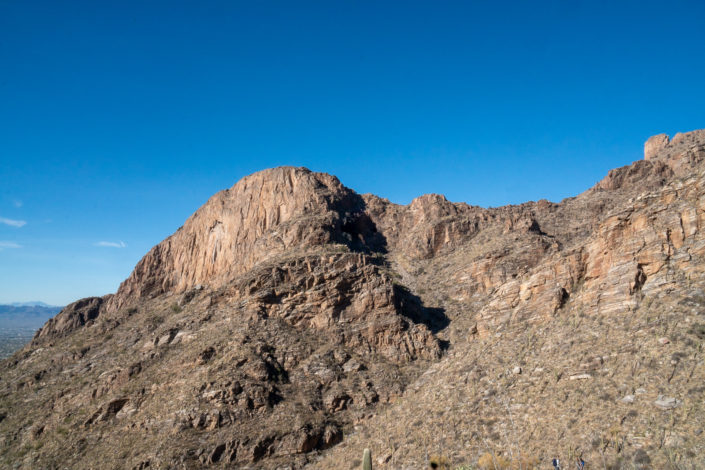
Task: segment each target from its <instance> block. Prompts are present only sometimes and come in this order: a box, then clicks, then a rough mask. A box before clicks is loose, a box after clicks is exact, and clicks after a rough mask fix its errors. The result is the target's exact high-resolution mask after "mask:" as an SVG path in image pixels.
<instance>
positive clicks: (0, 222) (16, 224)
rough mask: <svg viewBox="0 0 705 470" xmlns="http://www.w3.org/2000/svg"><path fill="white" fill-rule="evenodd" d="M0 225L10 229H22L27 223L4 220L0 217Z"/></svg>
mask: <svg viewBox="0 0 705 470" xmlns="http://www.w3.org/2000/svg"><path fill="white" fill-rule="evenodd" d="M0 224H5V225H9V226H10V227H17V228H19V227H22V226H25V225H27V222H25V221H24V220H14V219H6V218H5V217H0Z"/></svg>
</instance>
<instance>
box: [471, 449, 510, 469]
mask: <svg viewBox="0 0 705 470" xmlns="http://www.w3.org/2000/svg"><path fill="white" fill-rule="evenodd" d="M477 466H478V467H479V468H481V469H482V470H509V461H508V460H507V459H505V458H504V457H502V456H501V455H495V454H490V453H489V452H485V453H484V454H483V455H482V456H481V457H480V459H479V460H478V461H477Z"/></svg>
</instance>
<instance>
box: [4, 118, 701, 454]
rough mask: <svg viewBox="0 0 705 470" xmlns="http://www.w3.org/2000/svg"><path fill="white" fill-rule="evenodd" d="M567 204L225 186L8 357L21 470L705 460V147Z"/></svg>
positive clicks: (278, 174) (624, 171)
mask: <svg viewBox="0 0 705 470" xmlns="http://www.w3.org/2000/svg"><path fill="white" fill-rule="evenodd" d="M645 157H646V158H645V159H644V160H641V161H638V162H635V163H634V164H632V165H630V166H627V167H624V168H619V169H616V170H613V171H611V172H610V173H609V174H608V175H607V176H606V177H605V178H604V179H603V180H602V181H600V182H599V183H598V184H597V185H595V187H593V188H591V189H589V190H588V191H586V192H584V193H583V194H581V195H579V196H577V197H575V198H569V199H566V200H564V201H562V202H561V203H551V202H548V201H539V202H529V203H526V204H522V205H518V206H507V207H501V208H496V209H483V208H479V207H474V206H469V205H467V204H463V203H451V202H449V201H447V200H446V199H445V198H444V197H443V196H439V195H425V196H421V197H419V198H417V199H415V200H414V201H412V202H411V204H409V205H407V206H399V205H395V204H392V203H390V202H389V201H386V200H384V199H381V198H378V197H376V196H373V195H362V196H361V195H358V194H356V193H355V192H354V191H352V190H350V189H348V188H346V187H345V186H343V185H342V184H341V183H340V182H339V181H338V180H337V179H336V178H335V177H333V176H330V175H326V174H320V173H313V172H310V171H308V170H306V169H300V168H291V167H282V168H276V169H272V170H265V171H262V172H259V173H256V174H254V175H251V176H249V177H246V178H244V179H243V180H241V181H240V182H238V183H237V184H236V185H235V186H233V187H232V188H231V189H229V190H226V191H222V192H220V193H218V194H216V195H215V196H213V198H211V199H210V200H209V201H208V202H207V203H206V204H205V205H204V206H203V207H201V208H200V209H199V210H198V211H197V212H196V213H195V214H194V215H193V216H192V217H191V218H189V219H188V220H187V221H186V223H185V224H184V226H183V227H182V228H181V229H179V231H177V232H176V233H175V234H174V235H172V236H171V237H169V238H167V239H166V240H164V241H163V242H161V243H160V244H159V245H157V246H156V247H154V248H153V249H152V250H151V251H150V252H149V253H148V254H147V255H146V256H145V257H144V258H143V259H142V260H141V261H140V262H139V263H138V265H137V267H136V268H135V270H134V272H133V273H132V274H131V275H130V277H129V278H128V279H127V280H126V281H125V282H123V284H122V285H121V286H120V288H119V290H118V292H117V293H116V294H114V295H109V296H105V297H103V298H89V299H82V300H80V301H78V302H75V303H73V304H71V305H69V306H67V307H66V308H65V309H64V310H63V311H62V312H61V313H59V314H58V315H57V316H56V317H55V318H53V319H52V320H50V321H49V322H47V324H46V325H45V326H44V327H43V328H42V330H41V331H39V332H38V333H37V335H36V336H35V338H34V340H33V341H32V343H31V344H29V345H28V346H27V347H26V348H24V349H23V350H22V351H20V352H18V353H17V354H15V355H14V356H13V357H12V358H10V359H8V360H6V361H5V362H3V363H2V373H1V374H0V416H2V418H1V419H0V435H1V439H2V441H1V442H0V446H2V447H1V448H0V462H2V463H3V464H4V465H7V466H11V465H17V466H19V468H37V467H43V468H63V467H71V468H96V467H100V468H148V467H149V468H200V467H204V468H206V467H211V466H215V467H217V466H226V467H233V468H243V467H246V468H302V467H304V466H307V467H311V468H355V467H357V466H358V463H357V462H356V460H357V459H359V456H360V455H361V451H362V449H363V448H364V447H369V448H371V449H372V451H373V455H374V456H375V459H378V465H377V468H420V467H422V466H423V465H424V464H425V461H426V460H427V456H428V455H430V454H440V455H443V456H444V457H445V458H447V459H448V460H449V461H451V462H453V463H454V464H457V465H462V464H472V463H475V462H477V460H478V458H479V457H480V456H481V455H482V454H484V453H487V452H490V453H495V454H496V455H499V456H503V458H505V459H507V460H514V461H518V460H519V459H521V458H524V459H527V460H532V459H537V460H538V461H541V462H543V463H544V464H546V462H548V461H549V460H550V459H551V458H554V457H561V458H562V459H568V458H569V457H571V456H572V455H574V454H575V453H576V452H577V453H581V454H582V455H583V458H585V460H587V461H589V462H592V463H593V465H596V466H597V465H600V466H605V467H606V466H614V467H616V468H620V466H623V467H624V468H632V466H636V467H638V468H665V467H666V466H667V465H672V466H676V467H677V468H681V467H684V468H690V467H689V466H691V467H693V468H697V467H702V466H705V461H703V458H702V455H703V443H704V441H705V439H703V437H702V431H703V426H705V409H703V406H704V405H703V398H705V396H704V394H705V388H704V387H703V386H702V383H703V380H704V379H705V370H704V367H703V351H702V344H703V340H704V339H705V319H703V313H704V312H705V310H703V309H704V307H705V281H704V280H703V275H702V274H703V273H702V271H703V269H705V262H704V261H705V260H703V255H704V253H705V235H704V234H703V229H702V227H703V224H704V223H705V164H704V163H703V160H705V131H694V132H690V133H686V134H678V135H676V136H674V138H673V139H669V138H668V137H667V136H663V135H662V136H656V137H654V138H652V139H650V140H649V141H648V142H647V144H646V146H645Z"/></svg>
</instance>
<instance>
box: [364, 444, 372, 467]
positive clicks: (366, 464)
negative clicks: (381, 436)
mask: <svg viewBox="0 0 705 470" xmlns="http://www.w3.org/2000/svg"><path fill="white" fill-rule="evenodd" d="M362 470H372V454H371V453H370V449H365V451H364V452H363V453H362Z"/></svg>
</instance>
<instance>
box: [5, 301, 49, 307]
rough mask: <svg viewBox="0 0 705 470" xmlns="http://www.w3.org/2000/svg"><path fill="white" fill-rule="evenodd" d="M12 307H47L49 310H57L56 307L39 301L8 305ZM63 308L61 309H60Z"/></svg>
mask: <svg viewBox="0 0 705 470" xmlns="http://www.w3.org/2000/svg"><path fill="white" fill-rule="evenodd" d="M8 305H9V306H10V307H47V308H57V306H56V305H49V304H45V303H44V302H39V301H37V300H35V301H33V302H12V303H10V304H8ZM58 308H61V307H58Z"/></svg>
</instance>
